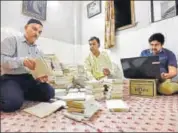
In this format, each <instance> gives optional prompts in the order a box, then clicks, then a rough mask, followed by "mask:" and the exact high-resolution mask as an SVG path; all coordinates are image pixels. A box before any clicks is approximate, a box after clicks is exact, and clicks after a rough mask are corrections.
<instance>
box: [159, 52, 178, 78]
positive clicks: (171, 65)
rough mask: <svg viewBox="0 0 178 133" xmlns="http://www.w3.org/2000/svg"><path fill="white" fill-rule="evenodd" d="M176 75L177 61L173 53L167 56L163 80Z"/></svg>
mask: <svg viewBox="0 0 178 133" xmlns="http://www.w3.org/2000/svg"><path fill="white" fill-rule="evenodd" d="M176 75H177V60H176V56H175V54H174V53H172V52H171V53H169V54H168V73H163V74H162V77H163V79H172V78H174V77H175V76H176Z"/></svg>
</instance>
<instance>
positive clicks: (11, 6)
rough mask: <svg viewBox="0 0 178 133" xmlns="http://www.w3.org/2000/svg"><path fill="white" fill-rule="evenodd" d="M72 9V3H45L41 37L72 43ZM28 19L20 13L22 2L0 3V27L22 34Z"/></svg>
mask: <svg viewBox="0 0 178 133" xmlns="http://www.w3.org/2000/svg"><path fill="white" fill-rule="evenodd" d="M73 8H74V7H73V1H47V11H46V12H47V14H46V16H47V17H46V18H47V20H46V21H42V22H43V24H44V30H43V33H42V37H47V38H51V39H55V40H59V41H64V42H68V43H69V44H72V43H74V23H73V22H74V15H73V13H74V12H73V10H74V9H73ZM30 18H31V17H28V16H26V15H24V14H23V13H22V1H1V27H11V28H14V29H15V30H20V31H21V32H23V30H24V25H25V24H26V23H27V21H28V20H29V19H30Z"/></svg>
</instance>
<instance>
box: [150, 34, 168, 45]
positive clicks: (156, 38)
mask: <svg viewBox="0 0 178 133" xmlns="http://www.w3.org/2000/svg"><path fill="white" fill-rule="evenodd" d="M148 41H149V43H150V42H152V41H158V42H160V43H161V45H163V44H164V41H165V39H164V35H163V34H162V33H155V34H153V35H151V36H150V38H149V40H148Z"/></svg>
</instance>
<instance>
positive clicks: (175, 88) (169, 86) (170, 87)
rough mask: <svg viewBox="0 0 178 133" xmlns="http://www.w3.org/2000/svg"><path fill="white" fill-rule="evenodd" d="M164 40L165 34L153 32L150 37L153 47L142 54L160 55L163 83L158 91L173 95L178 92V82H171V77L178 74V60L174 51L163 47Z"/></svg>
mask: <svg viewBox="0 0 178 133" xmlns="http://www.w3.org/2000/svg"><path fill="white" fill-rule="evenodd" d="M164 40H165V39H164V35H163V34H161V33H155V34H153V35H152V36H151V37H150V38H149V43H150V47H151V48H150V49H146V50H144V51H142V52H141V56H153V55H158V56H159V60H160V73H161V83H160V85H159V89H158V91H159V92H160V93H161V94H165V95H171V94H174V93H176V92H178V83H175V82H171V79H172V78H174V77H175V76H176V75H177V60H176V56H175V54H174V53H173V52H172V51H170V50H168V49H166V48H163V45H164Z"/></svg>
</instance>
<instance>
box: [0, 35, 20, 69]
mask: <svg viewBox="0 0 178 133" xmlns="http://www.w3.org/2000/svg"><path fill="white" fill-rule="evenodd" d="M16 43H17V42H16V38H15V36H13V37H8V38H6V39H4V40H3V41H2V42H1V65H2V67H3V68H5V69H17V68H19V67H22V66H23V58H18V57H13V55H14V54H15V52H16Z"/></svg>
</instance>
